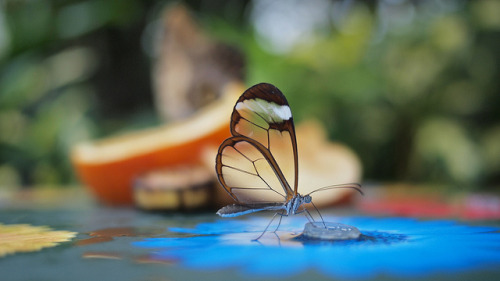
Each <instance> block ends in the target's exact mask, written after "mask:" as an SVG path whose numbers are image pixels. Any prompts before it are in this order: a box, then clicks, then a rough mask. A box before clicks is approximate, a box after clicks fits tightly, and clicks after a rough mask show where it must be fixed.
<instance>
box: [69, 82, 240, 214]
mask: <svg viewBox="0 0 500 281" xmlns="http://www.w3.org/2000/svg"><path fill="white" fill-rule="evenodd" d="M244 90H245V89H244V88H243V85H239V84H238V85H234V84H233V85H229V86H228V87H226V90H225V91H224V92H225V93H224V95H223V96H222V98H221V99H219V100H217V101H215V102H213V103H212V104H209V105H208V106H206V107H205V108H203V109H202V110H200V111H199V112H198V113H196V114H195V115H194V116H192V117H190V118H189V119H186V120H184V121H182V122H176V123H172V124H168V125H165V126H162V127H159V128H154V129H149V130H144V131H138V132H132V133H128V134H126V135H122V136H116V137H110V138H106V139H103V140H98V141H91V142H85V143H81V144H77V145H76V146H75V147H74V148H73V149H72V151H71V160H72V163H73V166H74V167H75V170H76V172H77V174H78V176H79V177H80V179H81V180H82V181H83V183H85V184H86V186H88V187H89V188H90V190H91V191H92V192H93V193H94V194H95V195H96V196H97V198H98V199H100V200H101V201H102V202H104V203H108V204H112V205H124V204H132V203H133V196H132V186H133V181H134V180H135V179H136V178H137V177H138V176H139V175H141V174H143V173H145V172H148V171H151V170H154V169H158V168H165V167H169V166H171V167H174V166H179V165H193V164H199V163H201V162H202V153H203V151H204V150H205V149H206V148H207V147H213V146H215V147H217V146H219V144H220V143H221V142H222V141H223V140H224V139H226V138H227V137H229V136H230V132H229V119H230V116H231V112H232V110H233V106H234V102H235V100H236V99H237V98H238V96H239V95H240V94H241V93H243V91H244ZM213 159H215V155H214V157H213Z"/></svg>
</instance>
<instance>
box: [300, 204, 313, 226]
mask: <svg viewBox="0 0 500 281" xmlns="http://www.w3.org/2000/svg"><path fill="white" fill-rule="evenodd" d="M301 213H304V214H305V216H306V218H307V220H308V221H309V222H311V223H313V222H315V220H314V218H313V216H312V215H311V213H309V210H308V209H306V207H304V210H303V211H301Z"/></svg>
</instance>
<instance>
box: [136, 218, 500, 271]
mask: <svg viewBox="0 0 500 281" xmlns="http://www.w3.org/2000/svg"><path fill="white" fill-rule="evenodd" d="M325 220H326V221H332V222H340V223H345V224H349V225H352V226H355V227H357V228H359V230H360V231H361V232H362V234H363V237H362V238H361V239H358V240H351V241H337V242H330V241H311V240H304V239H301V238H300V236H299V238H297V235H298V234H300V232H301V231H302V229H303V227H304V224H305V221H304V220H303V219H302V218H300V217H289V218H286V219H284V220H283V223H282V224H281V226H280V228H279V231H278V232H277V235H276V234H274V233H272V232H268V233H266V234H265V235H264V236H263V237H262V238H261V239H260V240H259V241H258V242H255V241H252V239H254V238H256V237H257V236H258V235H259V234H260V233H261V231H262V230H263V227H265V225H267V223H268V222H269V221H268V218H263V217H252V218H250V219H247V220H231V219H222V220H218V221H215V222H212V223H202V224H199V225H197V226H196V228H194V229H187V228H170V229H169V230H170V231H172V232H176V233H179V235H180V236H184V237H179V238H149V239H145V240H144V241H140V242H136V243H134V245H135V246H137V247H146V248H151V249H152V255H154V258H156V259H160V260H162V259H167V260H171V259H174V260H177V261H180V263H181V264H183V265H184V266H186V267H188V268H195V269H202V270H203V269H206V270H214V269H225V268H238V269H240V270H241V271H242V272H243V273H245V274H249V275H254V276H266V277H286V276H291V275H295V274H298V273H300V272H303V271H305V270H309V269H315V270H317V271H319V272H321V273H323V274H325V275H327V276H331V277H339V278H370V277H375V276H377V275H379V274H388V275H393V276H398V277H421V276H426V275H429V274H432V273H447V272H448V273H458V272H462V271H467V270H472V269H484V268H488V267H495V266H498V265H500V228H495V227H480V226H469V225H465V224H460V223H458V222H454V221H451V220H432V221H420V220H416V219H411V218H383V219H380V218H371V217H347V218H345V217H344V218H336V217H328V218H325ZM270 229H271V228H270ZM181 233H182V234H181ZM186 235H190V236H189V237H185V236H186ZM278 236H279V237H280V238H278Z"/></svg>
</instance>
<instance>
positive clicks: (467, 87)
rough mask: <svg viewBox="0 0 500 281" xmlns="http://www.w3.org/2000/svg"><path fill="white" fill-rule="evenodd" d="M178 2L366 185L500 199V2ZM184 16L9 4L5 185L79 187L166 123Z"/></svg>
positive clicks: (0, 95) (1, 18)
mask: <svg viewBox="0 0 500 281" xmlns="http://www.w3.org/2000/svg"><path fill="white" fill-rule="evenodd" d="M179 2H180V3H183V4H184V5H186V6H187V7H188V8H189V9H190V11H191V12H192V14H193V15H194V17H195V19H196V20H197V22H198V23H199V24H200V26H201V27H202V28H203V29H204V32H206V34H208V35H209V36H210V37H211V38H214V40H217V41H219V42H224V43H227V44H230V45H232V46H235V47H236V48H237V49H239V50H240V52H241V54H242V55H243V57H244V61H245V67H244V73H241V76H242V77H244V81H245V84H246V85H247V86H251V85H253V84H255V83H259V82H269V83H272V84H274V85H276V86H277V87H278V88H280V89H281V90H282V91H283V93H285V95H286V96H287V98H288V100H289V102H290V104H291V107H292V111H293V113H294V117H295V119H296V120H299V121H300V120H303V119H306V118H311V117H313V118H317V119H318V120H320V121H321V122H322V123H323V125H325V126H326V128H327V130H328V136H329V138H330V139H332V140H336V141H339V142H342V143H344V144H347V145H348V146H349V147H351V148H352V149H353V150H354V151H355V152H356V153H357V154H358V155H359V157H360V158H361V161H362V163H363V171H364V179H365V181H373V182H395V181H405V182H413V183H424V184H438V185H443V186H454V187H457V188H460V189H462V190H464V189H465V190H471V189H475V190H484V189H497V190H498V189H499V188H500V90H499V89H500V87H499V82H498V81H499V79H500V68H499V66H500V52H499V51H498V50H500V16H499V15H500V1H495V0H477V1H466V0H454V1H452V0H422V1H410V0H378V1H372V0H370V1H355V0H335V1H334V0H314V1H298V0H291V1H289V0H274V1H271V0H248V1H231V0H226V1H223V0H217V1H209V0H198V1H176V3H179ZM169 5H172V3H170V2H168V1H152V0H149V1H142V0H122V1H106V0H84V1H76V0H38V1H29V0H4V1H2V2H0V188H9V187H19V186H43V185H70V184H73V183H75V182H76V178H75V175H74V172H73V170H72V168H71V163H70V160H69V158H68V154H69V151H70V148H71V146H72V145H74V144H75V143H76V142H79V141H84V140H90V139H96V138H101V137H105V136H109V135H113V134H117V133H120V132H124V131H131V130H136V129H140V128H147V127H151V126H156V125H158V124H161V123H162V122H165V120H164V119H163V118H161V117H160V114H159V113H158V111H157V110H156V108H155V104H154V100H155V99H154V93H153V92H154V90H153V88H154V86H153V85H154V83H153V82H152V81H153V74H152V73H153V66H154V62H155V60H156V59H157V56H158V50H157V49H158V48H156V47H155V46H156V45H155V44H157V43H155V42H157V38H158V37H157V29H158V26H159V25H161V22H162V14H163V10H164V8H165V7H168V6H169ZM228 120H229V119H228Z"/></svg>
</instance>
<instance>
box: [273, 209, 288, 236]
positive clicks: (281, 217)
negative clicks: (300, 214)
mask: <svg viewBox="0 0 500 281" xmlns="http://www.w3.org/2000/svg"><path fill="white" fill-rule="evenodd" d="M276 214H278V215H280V221H279V222H278V226H277V227H276V229H275V230H274V231H273V232H274V233H276V231H278V228H280V225H281V220H282V219H283V217H288V215H286V214H285V213H284V212H281V213H276Z"/></svg>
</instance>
